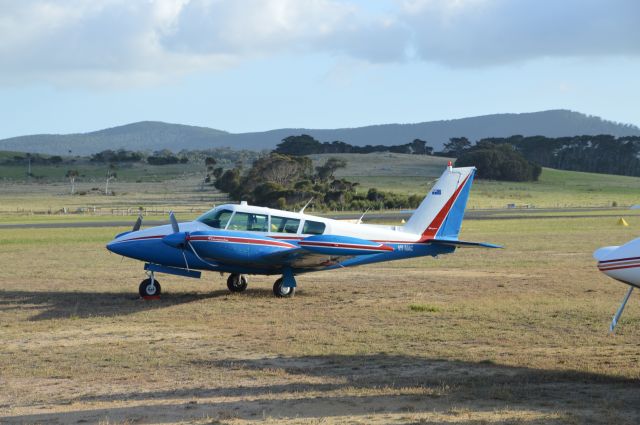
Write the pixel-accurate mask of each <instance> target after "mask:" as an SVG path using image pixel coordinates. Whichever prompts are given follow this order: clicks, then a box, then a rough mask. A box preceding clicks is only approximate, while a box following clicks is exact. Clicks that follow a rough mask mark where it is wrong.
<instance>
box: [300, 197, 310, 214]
mask: <svg viewBox="0 0 640 425" xmlns="http://www.w3.org/2000/svg"><path fill="white" fill-rule="evenodd" d="M311 201H313V198H311V199H309V201H307V203H306V204H304V207H302V209H300V211H298V214H304V209H305V208H307V207H308V206H309V204H310V203H311Z"/></svg>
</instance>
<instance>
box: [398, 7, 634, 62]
mask: <svg viewBox="0 0 640 425" xmlns="http://www.w3.org/2000/svg"><path fill="white" fill-rule="evenodd" d="M401 8H402V12H401V14H402V17H403V18H402V19H403V20H404V21H405V22H406V23H407V25H409V26H410V27H411V28H412V31H413V34H414V37H413V44H414V47H415V52H416V53H417V55H418V57H419V58H420V59H423V60H427V61H436V62H441V63H444V64H447V65H450V66H463V67H474V66H486V65H496V64H502V63H512V62H518V61H524V60H531V59H537V58H542V57H589V56H612V55H621V56H623V55H627V56H638V55H640V2H638V1H636V0H609V1H604V0H561V1H553V0H551V1H542V0H517V1H515V0H407V1H403V2H401Z"/></svg>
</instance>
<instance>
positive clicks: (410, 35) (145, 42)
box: [0, 0, 640, 86]
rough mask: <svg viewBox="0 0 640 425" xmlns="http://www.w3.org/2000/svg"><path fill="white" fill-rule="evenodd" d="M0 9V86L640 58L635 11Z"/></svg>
mask: <svg viewBox="0 0 640 425" xmlns="http://www.w3.org/2000/svg"><path fill="white" fill-rule="evenodd" d="M366 4H367V3H366V2H362V1H355V0H66V1H64V2H61V1H56V0H20V1H14V0H0V11H1V12H0V58H1V66H0V84H11V83H15V82H27V83H28V82H33V81H48V82H54V83H56V84H65V85H77V84H82V85H85V84H89V85H98V86H101V85H107V86H110V85H113V84H117V85H123V84H124V85H127V84H130V85H138V84H143V83H146V84H148V83H154V82H157V81H165V80H167V79H171V78H175V77H177V76H181V75H185V74H188V73H190V72H195V71H207V70H216V69H220V68H224V67H229V66H233V65H234V64H237V63H239V62H241V61H245V60H251V59H254V58H257V57H264V56H272V55H278V54H282V53H289V54H291V53H293V54H299V55H304V54H307V53H309V52H314V53H316V52H321V53H328V54H332V55H340V56H344V57H346V58H352V59H354V60H361V61H366V62H373V63H381V62H400V61H405V60H407V52H408V51H410V52H412V56H413V57H414V58H416V59H419V60H425V61H434V62H439V63H443V64H445V65H449V66H454V67H477V66H491V65H495V64H503V63H511V62H518V61H525V60H530V59H536V58H540V57H553V56H563V57H565V56H609V55H627V56H637V55H639V54H640V25H639V24H640V22H639V21H640V2H637V1H635V0H610V1H604V0H563V1H541V0H397V1H396V2H395V3H390V4H391V5H392V7H390V8H384V9H381V10H377V11H374V10H373V9H369V8H367V6H366Z"/></svg>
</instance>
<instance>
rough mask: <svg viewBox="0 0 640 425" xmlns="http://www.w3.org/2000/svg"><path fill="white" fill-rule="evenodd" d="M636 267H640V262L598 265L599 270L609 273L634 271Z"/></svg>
mask: <svg viewBox="0 0 640 425" xmlns="http://www.w3.org/2000/svg"><path fill="white" fill-rule="evenodd" d="M635 267H640V262H626V263H621V264H608V265H604V266H601V265H598V270H600V271H601V272H608V271H609V270H622V269H633V268H635Z"/></svg>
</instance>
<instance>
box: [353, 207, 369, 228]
mask: <svg viewBox="0 0 640 425" xmlns="http://www.w3.org/2000/svg"><path fill="white" fill-rule="evenodd" d="M370 209H371V207H369V208H367V209H366V210H365V212H363V213H362V215H361V216H360V218H359V219H358V221H356V224H362V219H363V218H364V215H365V214H366V213H368V212H369V210H370Z"/></svg>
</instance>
